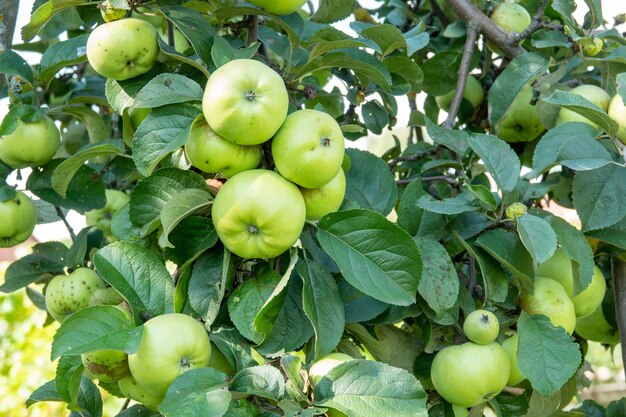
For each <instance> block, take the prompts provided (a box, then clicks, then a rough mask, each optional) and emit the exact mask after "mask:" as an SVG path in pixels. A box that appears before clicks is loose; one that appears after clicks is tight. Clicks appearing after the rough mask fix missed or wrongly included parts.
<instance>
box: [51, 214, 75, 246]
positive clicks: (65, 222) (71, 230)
mask: <svg viewBox="0 0 626 417" xmlns="http://www.w3.org/2000/svg"><path fill="white" fill-rule="evenodd" d="M54 209H55V210H56V212H57V216H59V218H60V219H61V221H62V222H63V224H64V225H65V228H66V229H67V231H68V233H69V234H70V237H71V238H72V242H74V241H75V240H76V234H75V233H74V229H72V226H70V224H69V223H68V222H67V219H66V218H65V214H63V210H61V207H59V206H55V207H54Z"/></svg>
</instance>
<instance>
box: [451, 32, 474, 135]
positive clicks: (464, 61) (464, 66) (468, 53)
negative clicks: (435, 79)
mask: <svg viewBox="0 0 626 417" xmlns="http://www.w3.org/2000/svg"><path fill="white" fill-rule="evenodd" d="M477 38H478V25H477V24H476V23H474V21H470V22H469V23H468V25H467V37H466V38H465V49H464V50H463V57H462V58H461V66H460V67H459V78H458V79H457V82H456V91H455V92H454V98H453V99H452V103H451V104H450V111H449V112H448V118H447V119H446V121H445V122H444V124H443V127H445V128H446V129H452V127H453V126H454V120H456V116H457V114H458V113H459V109H460V108H461V102H462V101H463V95H464V94H465V84H467V76H468V75H469V72H470V66H471V64H472V55H473V54H474V48H475V47H476V39H477Z"/></svg>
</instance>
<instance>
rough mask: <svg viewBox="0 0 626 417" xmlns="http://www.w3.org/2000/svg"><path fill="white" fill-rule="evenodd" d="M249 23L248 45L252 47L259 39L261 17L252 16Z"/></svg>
mask: <svg viewBox="0 0 626 417" xmlns="http://www.w3.org/2000/svg"><path fill="white" fill-rule="evenodd" d="M248 19H249V22H248V34H247V37H246V45H247V46H250V45H252V44H253V43H255V42H256V41H257V39H258V32H259V17H258V16H256V15H253V16H250V17H249V18H248Z"/></svg>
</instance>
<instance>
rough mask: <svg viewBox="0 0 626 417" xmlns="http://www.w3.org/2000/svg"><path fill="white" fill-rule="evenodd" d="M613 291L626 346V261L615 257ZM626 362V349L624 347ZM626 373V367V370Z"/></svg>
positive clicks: (621, 337) (620, 330)
mask: <svg viewBox="0 0 626 417" xmlns="http://www.w3.org/2000/svg"><path fill="white" fill-rule="evenodd" d="M612 275H613V293H614V296H615V319H616V321H617V327H618V329H619V337H620V342H621V344H622V346H626V262H624V261H622V260H621V259H619V258H617V257H614V258H613V261H612ZM622 360H623V361H624V363H626V349H622ZM624 372H625V373H626V369H625V370H624Z"/></svg>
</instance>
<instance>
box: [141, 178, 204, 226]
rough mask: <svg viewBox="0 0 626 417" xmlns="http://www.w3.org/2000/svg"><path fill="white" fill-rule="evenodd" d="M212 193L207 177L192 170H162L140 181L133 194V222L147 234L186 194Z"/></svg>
mask: <svg viewBox="0 0 626 417" xmlns="http://www.w3.org/2000/svg"><path fill="white" fill-rule="evenodd" d="M186 189H196V190H204V191H209V188H208V186H207V185H206V182H205V181H204V178H202V176H200V175H199V174H197V173H195V172H192V171H183V170H180V169H176V168H165V169H160V170H158V171H157V172H155V173H154V174H152V175H151V176H149V177H148V178H145V179H143V180H142V181H140V182H139V183H138V184H137V186H136V187H135V188H134V189H133V191H132V193H131V194H130V220H131V221H132V222H133V224H134V225H135V226H138V227H142V228H143V229H144V233H149V232H151V231H154V230H156V229H157V228H158V227H159V224H160V216H161V211H162V210H163V208H164V207H165V205H166V204H167V203H168V202H169V201H170V200H172V199H174V198H176V196H177V195H178V194H179V193H180V192H181V191H182V190H186Z"/></svg>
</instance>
